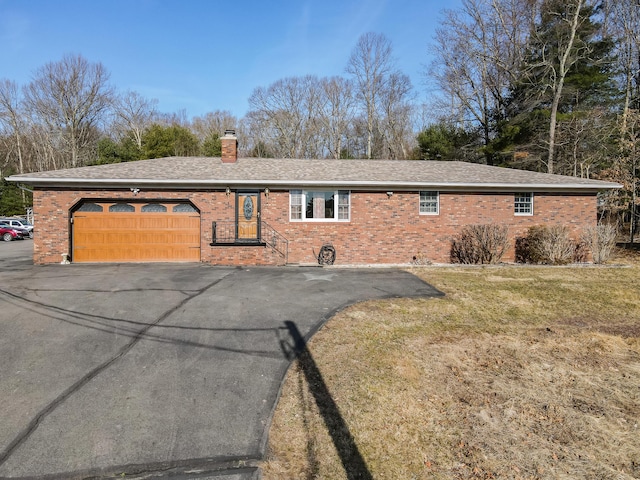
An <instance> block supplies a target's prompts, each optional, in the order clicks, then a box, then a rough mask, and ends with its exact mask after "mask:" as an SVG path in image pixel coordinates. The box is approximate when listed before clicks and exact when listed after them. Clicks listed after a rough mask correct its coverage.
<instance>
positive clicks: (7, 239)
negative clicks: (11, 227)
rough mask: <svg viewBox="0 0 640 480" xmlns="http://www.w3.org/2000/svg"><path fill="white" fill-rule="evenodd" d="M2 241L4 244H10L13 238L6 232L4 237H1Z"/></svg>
mask: <svg viewBox="0 0 640 480" xmlns="http://www.w3.org/2000/svg"><path fill="white" fill-rule="evenodd" d="M2 239H3V240H4V241H5V242H10V241H11V240H13V236H12V235H11V234H10V233H9V232H7V233H5V234H4V235H2Z"/></svg>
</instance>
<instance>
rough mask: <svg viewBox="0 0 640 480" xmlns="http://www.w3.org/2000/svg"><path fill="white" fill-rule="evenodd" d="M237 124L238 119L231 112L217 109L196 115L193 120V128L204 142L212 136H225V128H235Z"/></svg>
mask: <svg viewBox="0 0 640 480" xmlns="http://www.w3.org/2000/svg"><path fill="white" fill-rule="evenodd" d="M237 124H238V119H237V118H236V117H235V115H233V114H232V113H231V112H228V111H226V110H216V111H215V112H208V113H206V114H205V115H203V116H202V117H194V118H193V120H192V121H191V129H192V131H193V133H194V134H195V135H196V136H197V137H198V140H200V142H204V141H205V140H206V139H207V138H211V137H212V136H217V137H221V136H223V135H224V131H225V130H227V129H232V128H235V127H236V125H237Z"/></svg>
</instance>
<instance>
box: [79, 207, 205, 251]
mask: <svg viewBox="0 0 640 480" xmlns="http://www.w3.org/2000/svg"><path fill="white" fill-rule="evenodd" d="M72 260H73V261H74V262H198V261H200V213H199V212H198V211H197V210H196V209H195V208H194V207H193V206H192V205H191V204H190V203H178V202H173V203H172V202H146V203H134V202H115V201H114V202H106V201H105V202H85V203H83V204H82V205H81V206H80V208H78V209H77V210H76V211H75V212H74V214H73V256H72Z"/></svg>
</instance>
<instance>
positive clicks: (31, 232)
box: [29, 230, 33, 240]
mask: <svg viewBox="0 0 640 480" xmlns="http://www.w3.org/2000/svg"><path fill="white" fill-rule="evenodd" d="M29 238H30V239H31V240H33V230H29Z"/></svg>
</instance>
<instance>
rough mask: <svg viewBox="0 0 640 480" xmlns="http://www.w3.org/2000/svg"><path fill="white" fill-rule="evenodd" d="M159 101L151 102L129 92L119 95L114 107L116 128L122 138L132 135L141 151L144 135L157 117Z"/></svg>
mask: <svg viewBox="0 0 640 480" xmlns="http://www.w3.org/2000/svg"><path fill="white" fill-rule="evenodd" d="M157 104H158V100H157V99H152V100H149V99H147V98H145V97H143V96H142V95H140V94H139V93H138V92H133V91H127V92H125V93H123V94H122V95H119V96H118V98H117V100H116V102H115V106H114V110H113V114H114V127H115V129H116V131H118V133H119V134H120V136H122V137H124V136H125V135H131V136H132V137H133V140H134V142H135V143H136V145H137V146H138V148H139V149H141V148H142V135H143V133H144V131H145V130H146V129H147V128H148V127H149V126H150V125H151V124H152V123H153V121H154V118H155V117H156V115H157V113H158V112H157V110H156V106H157Z"/></svg>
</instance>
